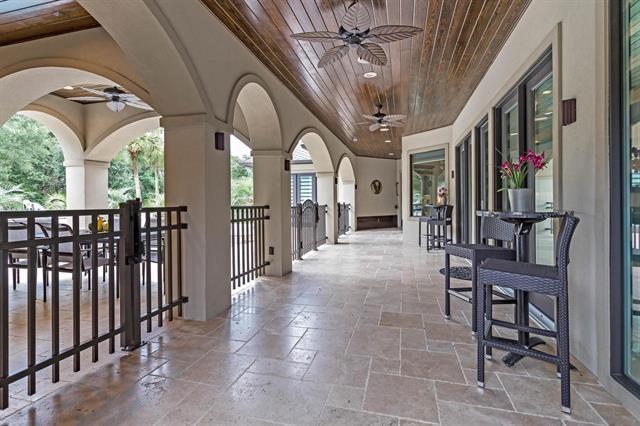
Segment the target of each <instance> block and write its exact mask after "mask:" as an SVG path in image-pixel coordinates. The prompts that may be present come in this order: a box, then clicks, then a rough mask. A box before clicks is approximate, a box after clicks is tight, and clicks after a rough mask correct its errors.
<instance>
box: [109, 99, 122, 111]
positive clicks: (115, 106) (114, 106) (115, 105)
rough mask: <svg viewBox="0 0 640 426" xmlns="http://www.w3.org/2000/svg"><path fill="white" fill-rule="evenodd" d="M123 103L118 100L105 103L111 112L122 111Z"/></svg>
mask: <svg viewBox="0 0 640 426" xmlns="http://www.w3.org/2000/svg"><path fill="white" fill-rule="evenodd" d="M125 106H126V105H125V103H124V102H122V101H121V100H119V99H112V100H110V101H109V102H107V108H109V109H110V110H111V111H113V112H120V111H122V110H123V109H124V107H125Z"/></svg>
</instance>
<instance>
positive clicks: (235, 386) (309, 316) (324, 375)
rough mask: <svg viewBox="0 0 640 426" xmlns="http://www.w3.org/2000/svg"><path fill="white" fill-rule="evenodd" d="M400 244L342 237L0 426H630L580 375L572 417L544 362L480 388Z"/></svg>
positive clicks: (438, 299) (436, 295) (501, 370)
mask: <svg viewBox="0 0 640 426" xmlns="http://www.w3.org/2000/svg"><path fill="white" fill-rule="evenodd" d="M400 237H401V235H400V233H399V232H397V231H368V232H357V233H355V234H353V235H349V236H347V237H345V238H343V241H344V244H339V245H337V246H326V247H323V248H321V250H320V251H319V252H318V253H315V254H313V255H311V256H309V257H308V259H307V260H304V261H302V262H297V263H296V265H295V267H294V270H295V271H294V273H293V274H291V275H289V276H287V277H284V278H263V279H260V280H259V282H258V283H256V285H255V286H253V287H251V288H248V289H247V290H245V291H244V292H242V293H239V294H237V295H236V296H235V298H234V305H233V306H232V308H231V309H230V310H229V311H228V312H226V313H225V314H224V315H223V316H221V317H220V318H216V319H214V320H211V321H209V322H207V323H197V322H190V321H177V322H174V324H173V325H171V326H170V327H169V328H167V329H165V330H162V329H161V330H159V331H158V332H156V334H155V335H152V336H150V342H149V343H148V344H147V345H146V346H145V347H144V348H142V349H141V350H139V351H137V352H135V353H132V354H127V355H125V354H122V353H120V354H118V355H117V356H115V357H114V358H111V359H110V360H107V361H105V362H103V364H102V365H100V366H91V368H89V369H88V370H87V369H83V372H82V374H78V375H73V374H66V375H65V380H67V381H69V383H66V384H63V385H60V386H56V387H53V388H51V387H50V388H49V390H48V391H47V390H44V391H41V392H39V394H38V395H36V396H35V398H31V399H34V401H33V402H30V401H28V400H27V397H26V393H25V392H24V390H23V391H22V393H18V394H15V395H14V398H12V401H11V403H12V408H11V409H10V410H7V411H5V412H3V413H1V414H0V415H4V416H7V415H9V416H8V417H6V418H5V419H4V422H5V423H8V424H23V423H32V424H52V423H58V424H65V423H70V424H111V425H115V424H136V425H143V424H167V425H176V424H198V423H200V424H239V425H266V424H330V425H378V424H380V425H395V424H403V425H410V424H411V425H415V424H427V423H433V424H446V425H481V424H487V425H494V424H527V425H554V424H606V423H608V424H640V423H638V421H637V420H635V419H633V417H632V416H631V415H630V414H629V413H628V412H627V411H626V410H625V409H624V408H623V407H622V406H620V405H619V404H618V403H617V402H616V401H615V400H614V399H613V398H612V397H611V396H610V395H609V394H608V393H607V392H606V391H605V390H604V389H603V388H602V387H601V386H599V385H598V383H597V381H596V380H595V379H594V377H593V376H592V375H591V374H589V373H588V372H587V371H586V370H585V369H584V368H583V367H582V366H580V365H579V364H578V370H577V371H574V372H573V377H572V378H573V385H572V386H573V400H572V401H573V408H574V410H573V415H571V416H567V415H563V414H562V413H561V411H560V406H559V380H558V379H557V378H556V375H555V369H554V368H553V367H552V366H550V365H548V364H545V363H542V362H538V361H534V360H530V359H526V360H524V361H523V362H521V363H520V364H518V365H517V366H516V367H514V368H508V367H506V366H504V365H502V364H501V362H500V361H499V359H500V358H501V356H500V355H501V354H500V353H499V352H498V353H496V356H494V361H491V362H488V364H487V375H488V381H487V386H488V388H487V389H484V390H480V389H478V388H477V387H476V386H475V382H476V380H475V362H476V361H475V344H474V340H473V338H472V336H471V333H470V329H469V323H468V319H469V305H467V304H464V303H462V302H458V301H454V302H453V303H454V305H453V306H454V312H453V315H452V319H451V320H449V321H445V320H444V319H443V317H442V313H441V310H442V298H443V296H442V294H443V291H442V282H443V279H442V277H441V276H440V274H439V273H438V272H437V271H438V269H439V268H440V267H441V266H442V263H443V259H442V254H441V253H431V254H427V253H426V252H425V251H424V249H419V248H418V247H417V246H416V245H415V244H402V242H401V238H400ZM504 314H505V315H506V314H507V311H505V312H504ZM48 380H49V379H48V376H47V375H46V374H44V375H42V381H43V382H47V381H48Z"/></svg>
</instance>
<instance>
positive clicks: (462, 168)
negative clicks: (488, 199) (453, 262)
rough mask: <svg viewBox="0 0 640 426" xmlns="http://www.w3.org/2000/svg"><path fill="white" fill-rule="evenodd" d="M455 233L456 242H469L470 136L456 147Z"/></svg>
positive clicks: (470, 207) (470, 208) (470, 210)
mask: <svg viewBox="0 0 640 426" xmlns="http://www.w3.org/2000/svg"><path fill="white" fill-rule="evenodd" d="M456 169H457V178H456V194H457V195H456V229H457V231H456V235H457V240H458V243H470V242H471V220H470V219H471V212H472V206H471V136H468V137H467V138H466V139H465V140H464V141H463V142H462V143H460V144H459V145H458V146H457V147H456Z"/></svg>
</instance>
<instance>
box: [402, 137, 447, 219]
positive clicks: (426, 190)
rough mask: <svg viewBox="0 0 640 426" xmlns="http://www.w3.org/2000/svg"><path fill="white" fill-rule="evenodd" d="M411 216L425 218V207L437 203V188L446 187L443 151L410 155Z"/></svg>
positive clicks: (436, 150) (437, 150)
mask: <svg viewBox="0 0 640 426" xmlns="http://www.w3.org/2000/svg"><path fill="white" fill-rule="evenodd" d="M410 167H411V206H410V209H409V211H410V212H411V216H426V215H427V213H428V212H427V206H432V205H435V204H437V203H438V188H442V187H446V179H447V168H446V157H445V150H444V148H442V149H435V150H431V151H426V152H419V153H416V154H411V156H410Z"/></svg>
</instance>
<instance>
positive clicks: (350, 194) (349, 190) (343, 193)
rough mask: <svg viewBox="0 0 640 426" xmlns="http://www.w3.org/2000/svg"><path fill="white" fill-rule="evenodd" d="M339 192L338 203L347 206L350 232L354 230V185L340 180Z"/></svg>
mask: <svg viewBox="0 0 640 426" xmlns="http://www.w3.org/2000/svg"><path fill="white" fill-rule="evenodd" d="M339 183H340V191H339V194H338V202H339V203H347V204H349V205H350V206H351V207H350V210H349V226H350V227H351V230H352V231H355V230H356V183H355V182H349V181H343V180H342V179H340V182H339Z"/></svg>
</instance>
